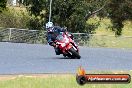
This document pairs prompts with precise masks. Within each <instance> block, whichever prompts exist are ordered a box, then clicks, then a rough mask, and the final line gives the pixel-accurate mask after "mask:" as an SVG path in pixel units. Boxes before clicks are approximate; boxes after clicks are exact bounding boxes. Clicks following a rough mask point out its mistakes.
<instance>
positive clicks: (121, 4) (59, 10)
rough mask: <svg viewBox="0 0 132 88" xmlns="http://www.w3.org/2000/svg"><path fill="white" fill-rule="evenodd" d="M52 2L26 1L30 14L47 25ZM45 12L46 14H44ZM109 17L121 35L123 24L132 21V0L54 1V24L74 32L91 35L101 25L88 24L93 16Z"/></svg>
mask: <svg viewBox="0 0 132 88" xmlns="http://www.w3.org/2000/svg"><path fill="white" fill-rule="evenodd" d="M49 1H50V0H24V2H23V4H24V5H26V6H27V7H28V10H29V12H30V14H32V15H34V16H35V17H38V16H39V17H40V18H41V19H45V20H43V21H44V22H42V23H41V25H42V24H43V23H46V22H47V21H48V17H49ZM42 12H44V13H42ZM95 14H96V15H98V16H99V17H101V18H103V17H109V18H110V19H111V22H112V23H113V27H112V30H113V31H115V34H116V35H121V31H122V28H123V22H124V21H125V20H132V1H131V0H53V2H52V22H54V24H56V25H60V26H66V27H68V29H69V30H70V31H72V32H88V33H91V32H92V31H93V29H95V27H97V26H98V25H99V24H93V25H89V24H87V23H86V21H87V20H89V17H91V16H92V15H95Z"/></svg>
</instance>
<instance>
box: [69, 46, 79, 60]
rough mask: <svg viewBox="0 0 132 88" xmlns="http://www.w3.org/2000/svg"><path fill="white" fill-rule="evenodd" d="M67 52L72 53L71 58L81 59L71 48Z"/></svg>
mask: <svg viewBox="0 0 132 88" xmlns="http://www.w3.org/2000/svg"><path fill="white" fill-rule="evenodd" d="M69 51H70V52H71V53H72V56H73V57H76V58H77V59H80V58H81V56H80V55H79V53H78V52H76V51H75V50H74V49H73V48H71V49H69Z"/></svg>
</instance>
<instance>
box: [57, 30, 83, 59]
mask: <svg viewBox="0 0 132 88" xmlns="http://www.w3.org/2000/svg"><path fill="white" fill-rule="evenodd" d="M55 44H56V47H57V48H58V49H59V50H60V53H61V54H63V56H64V57H69V58H77V59H80V58H81V56H80V55H79V48H78V46H77V45H75V43H74V41H73V39H72V38H71V37H70V36H68V35H67V34H66V33H64V32H62V33H60V34H59V35H58V36H57V37H56V40H55Z"/></svg>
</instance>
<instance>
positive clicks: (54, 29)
mask: <svg viewBox="0 0 132 88" xmlns="http://www.w3.org/2000/svg"><path fill="white" fill-rule="evenodd" d="M46 30H47V35H46V36H47V41H48V43H49V45H51V46H53V47H54V49H55V53H56V55H60V54H61V52H60V50H59V49H58V48H57V47H56V44H55V43H54V41H55V40H56V37H57V36H58V35H59V34H60V33H61V32H65V33H66V34H67V35H68V36H69V37H71V38H72V39H73V35H72V34H69V33H68V32H67V31H66V29H65V28H61V27H60V26H54V25H53V23H52V22H48V23H46Z"/></svg>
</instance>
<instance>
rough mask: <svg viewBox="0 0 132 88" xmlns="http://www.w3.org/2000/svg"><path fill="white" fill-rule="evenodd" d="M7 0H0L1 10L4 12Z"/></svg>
mask: <svg viewBox="0 0 132 88" xmlns="http://www.w3.org/2000/svg"><path fill="white" fill-rule="evenodd" d="M6 2H7V0H0V12H2V11H3V10H4V9H5V8H6Z"/></svg>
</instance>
